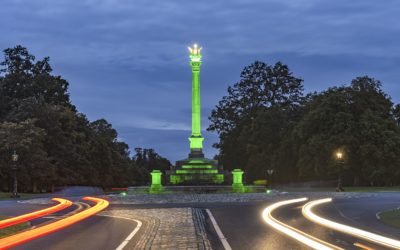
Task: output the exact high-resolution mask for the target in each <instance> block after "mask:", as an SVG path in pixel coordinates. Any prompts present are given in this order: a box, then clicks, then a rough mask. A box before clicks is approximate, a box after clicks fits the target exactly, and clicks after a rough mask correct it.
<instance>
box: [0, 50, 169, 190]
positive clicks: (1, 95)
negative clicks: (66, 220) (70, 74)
mask: <svg viewBox="0 0 400 250" xmlns="http://www.w3.org/2000/svg"><path fill="white" fill-rule="evenodd" d="M51 73H52V68H51V66H50V64H49V58H48V57H46V58H44V59H43V60H35V57H34V56H33V55H31V54H29V52H28V51H27V49H26V48H24V47H21V46H16V47H15V48H10V49H6V50H4V61H3V62H2V63H1V72H0V142H1V144H0V189H1V190H3V191H6V190H9V188H10V186H11V182H12V178H11V169H10V166H11V164H12V162H11V155H12V153H13V151H14V150H16V151H17V153H18V155H19V160H18V163H17V164H18V180H19V188H20V190H22V191H38V190H43V189H46V190H49V189H52V188H53V187H54V186H64V185H96V186H102V187H113V186H118V187H124V186H128V185H135V184H143V183H145V182H146V181H147V180H148V178H149V171H151V170H152V169H153V168H155V166H157V165H161V166H163V167H164V168H166V166H169V165H170V163H169V161H168V160H166V159H164V158H162V157H160V156H159V155H158V154H157V153H155V152H154V150H152V149H144V150H142V149H136V155H135V157H133V158H131V157H130V155H129V154H130V152H129V147H128V145H127V144H126V143H124V142H121V141H118V139H117V136H118V134H117V131H116V130H115V129H114V128H113V127H112V125H111V124H110V123H108V122H107V121H106V120H105V119H99V120H96V121H93V122H90V121H89V120H88V119H87V118H86V116H85V115H84V114H82V113H78V112H77V109H76V107H75V106H74V105H72V104H71V102H70V98H69V94H68V82H67V81H66V80H64V79H62V78H61V77H60V76H54V75H52V74H51Z"/></svg>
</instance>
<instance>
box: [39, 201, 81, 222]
mask: <svg viewBox="0 0 400 250" xmlns="http://www.w3.org/2000/svg"><path fill="white" fill-rule="evenodd" d="M73 204H74V205H75V206H77V208H75V209H74V210H73V211H71V212H69V213H66V214H63V215H52V216H44V217H41V218H42V219H52V220H55V219H63V218H67V217H69V216H71V215H73V214H76V213H78V212H80V211H82V210H83V205H82V204H86V203H81V202H74V203H73ZM49 223H51V221H50V222H44V223H42V224H40V225H45V224H49ZM36 227H38V226H36Z"/></svg>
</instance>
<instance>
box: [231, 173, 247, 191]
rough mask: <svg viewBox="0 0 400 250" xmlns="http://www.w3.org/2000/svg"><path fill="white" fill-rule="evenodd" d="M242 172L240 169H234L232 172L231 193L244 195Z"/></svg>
mask: <svg viewBox="0 0 400 250" xmlns="http://www.w3.org/2000/svg"><path fill="white" fill-rule="evenodd" d="M243 173H244V172H243V170H241V169H234V170H233V171H232V177H233V178H232V179H233V183H232V189H233V192H235V193H244V191H245V188H244V185H243Z"/></svg>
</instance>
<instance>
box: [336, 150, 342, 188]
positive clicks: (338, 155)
mask: <svg viewBox="0 0 400 250" xmlns="http://www.w3.org/2000/svg"><path fill="white" fill-rule="evenodd" d="M335 156H336V160H337V161H338V165H339V176H338V184H337V187H336V192H343V191H344V189H343V187H342V178H341V176H340V175H341V166H342V165H343V164H344V161H343V152H342V151H340V150H339V151H337V152H336V154H335Z"/></svg>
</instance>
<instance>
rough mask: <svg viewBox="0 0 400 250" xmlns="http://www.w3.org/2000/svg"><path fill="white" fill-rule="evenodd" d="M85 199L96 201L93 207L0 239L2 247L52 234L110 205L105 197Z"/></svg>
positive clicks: (86, 198)
mask: <svg viewBox="0 0 400 250" xmlns="http://www.w3.org/2000/svg"><path fill="white" fill-rule="evenodd" d="M83 199H84V200H87V201H93V202H95V203H96V205H94V206H93V207H91V208H89V209H86V210H84V211H82V212H79V213H77V214H74V215H72V216H70V217H67V218H64V219H61V220H58V221H55V222H53V223H50V224H47V225H45V226H42V227H38V228H35V229H32V230H29V231H24V232H21V233H18V234H15V235H11V236H8V237H6V238H2V239H0V249H7V248H10V247H14V246H17V245H20V244H22V243H24V242H27V241H30V240H33V239H36V238H39V237H42V236H44V235H47V234H50V233H52V232H55V231H58V230H60V229H62V228H65V227H68V226H71V225H72V224H75V223H77V222H79V221H81V220H84V219H86V218H88V217H90V216H92V215H94V214H96V213H98V212H100V211H102V210H103V209H105V208H107V207H108V205H109V202H108V201H106V200H103V199H99V198H93V197H85V198H83Z"/></svg>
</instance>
